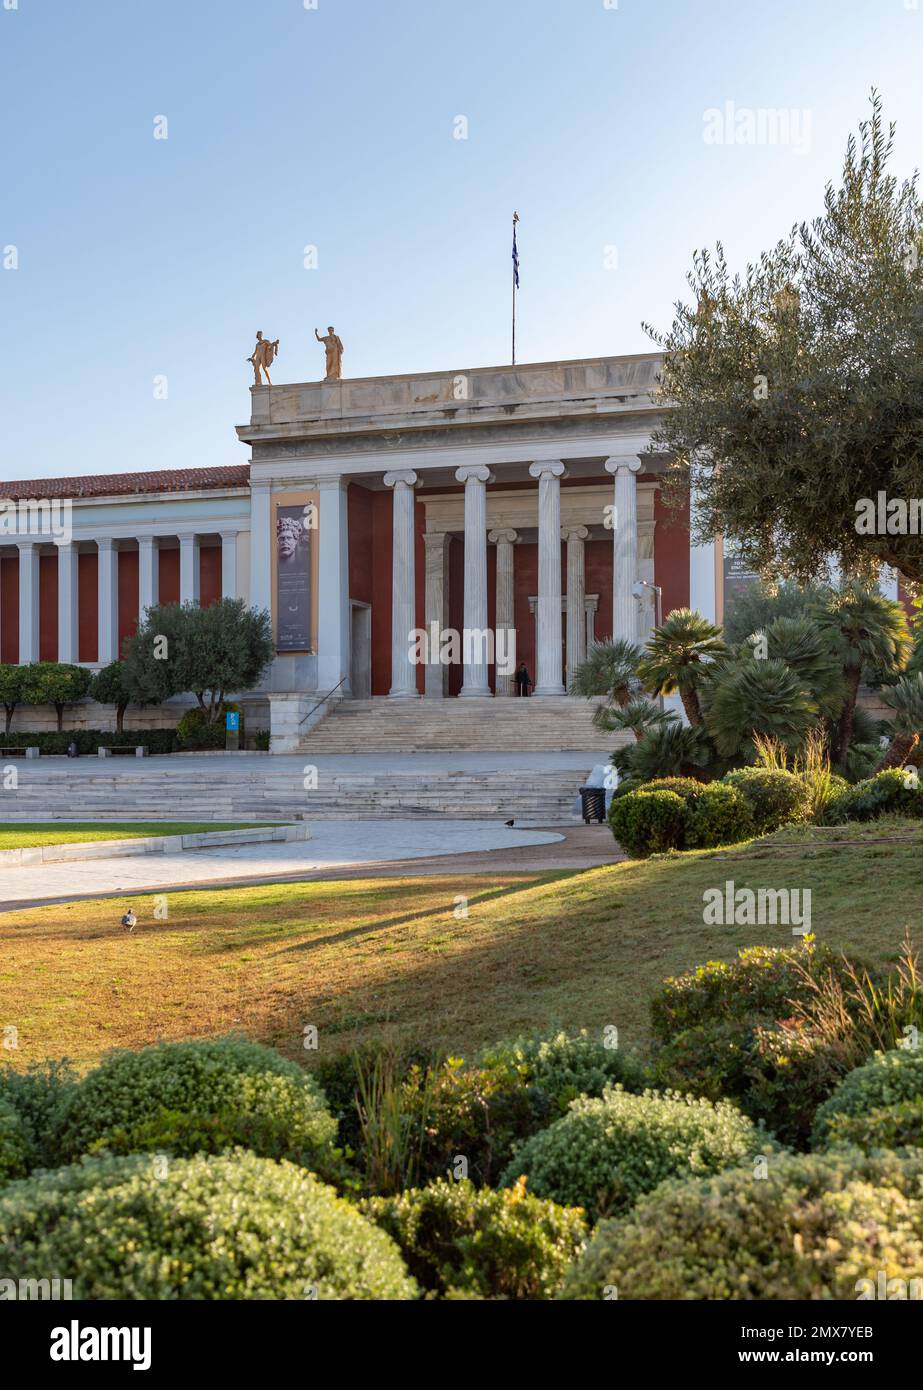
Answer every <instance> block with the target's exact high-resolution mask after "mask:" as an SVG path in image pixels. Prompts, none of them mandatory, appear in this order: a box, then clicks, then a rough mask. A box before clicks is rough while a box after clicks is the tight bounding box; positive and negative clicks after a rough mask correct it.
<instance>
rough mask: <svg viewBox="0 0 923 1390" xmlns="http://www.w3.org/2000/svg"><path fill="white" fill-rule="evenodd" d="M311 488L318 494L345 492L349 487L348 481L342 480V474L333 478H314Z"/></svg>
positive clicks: (346, 479)
mask: <svg viewBox="0 0 923 1390" xmlns="http://www.w3.org/2000/svg"><path fill="white" fill-rule="evenodd" d="M312 486H313V487H314V488H316V489H317V491H318V492H338V491H341V492H345V491H346V489H347V487H348V486H349V480H348V478H344V477H343V475H342V473H336V474H334V476H333V477H330V476H328V477H326V478H315V479H314V480H313V484H312Z"/></svg>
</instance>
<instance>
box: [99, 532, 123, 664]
mask: <svg viewBox="0 0 923 1390" xmlns="http://www.w3.org/2000/svg"><path fill="white" fill-rule="evenodd" d="M96 557H97V558H96V565H97V571H96V594H97V624H96V660H97V661H98V662H99V664H100V666H108V665H109V662H110V661H116V660H117V659H118V655H119V582H118V568H117V566H118V562H119V552H118V551H117V550H116V548H115V543H114V542H113V540H112V537H111V536H103V537H102V538H101V539H100V540H98V541H97V542H96Z"/></svg>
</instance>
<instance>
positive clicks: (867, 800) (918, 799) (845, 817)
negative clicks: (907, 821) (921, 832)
mask: <svg viewBox="0 0 923 1390" xmlns="http://www.w3.org/2000/svg"><path fill="white" fill-rule="evenodd" d="M886 814H892V815H899V816H912V817H920V816H923V788H921V787H919V786H918V787H910V786H908V785H907V777H906V775H905V773H904V771H903V769H902V768H899V767H892V768H888V769H887V770H886V771H885V772H878V773H876V774H875V776H874V777H867V778H866V779H865V780H864V781H863V782H857V783H856V784H855V786H853V787H849V788H848V789H846V790H845V791H841V792H840V793H839V795H838V796H837V797H835V798H834V800H833V802H832V803H831V804H830V805H829V806H828V807H827V810H826V813H825V817H824V819H825V821H827V823H828V824H841V823H842V822H843V821H849V820H857V821H870V820H877V819H878V817H879V816H883V815H886Z"/></svg>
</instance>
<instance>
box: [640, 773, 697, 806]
mask: <svg viewBox="0 0 923 1390" xmlns="http://www.w3.org/2000/svg"><path fill="white" fill-rule="evenodd" d="M706 786H708V783H707V782H698V781H697V780H696V779H695V777H655V778H654V780H653V781H652V782H645V783H643V788H644V790H645V791H646V792H675V793H676V795H677V796H681V797H682V798H683V800H684V801H688V800H689V799H690V797H694V796H698V795H699V792H701V791H704V790H705V788H706Z"/></svg>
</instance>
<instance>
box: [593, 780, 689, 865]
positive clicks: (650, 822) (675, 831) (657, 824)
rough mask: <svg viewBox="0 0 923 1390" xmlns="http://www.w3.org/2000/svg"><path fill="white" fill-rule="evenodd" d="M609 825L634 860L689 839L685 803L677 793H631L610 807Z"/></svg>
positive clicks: (681, 845)
mask: <svg viewBox="0 0 923 1390" xmlns="http://www.w3.org/2000/svg"><path fill="white" fill-rule="evenodd" d="M609 828H610V829H611V831H612V834H613V835H614V836H615V838H616V840H617V841H618V843H619V844H620V845H621V847H622V849H623V850H625V852H626V853H627V854H630V855H631V856H632V858H633V859H646V858H647V856H648V855H651V854H663V853H665V852H666V851H667V850H671V849H682V848H683V846H684V844H685V839H686V803H685V801H684V800H683V798H682V797H681V796H677V794H676V792H670V791H648V790H647V788H646V787H645V789H644V790H642V791H636V792H629V793H628V794H627V796H621V797H618V798H617V799H616V800H614V801H613V802H612V805H611V806H610V807H609Z"/></svg>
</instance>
